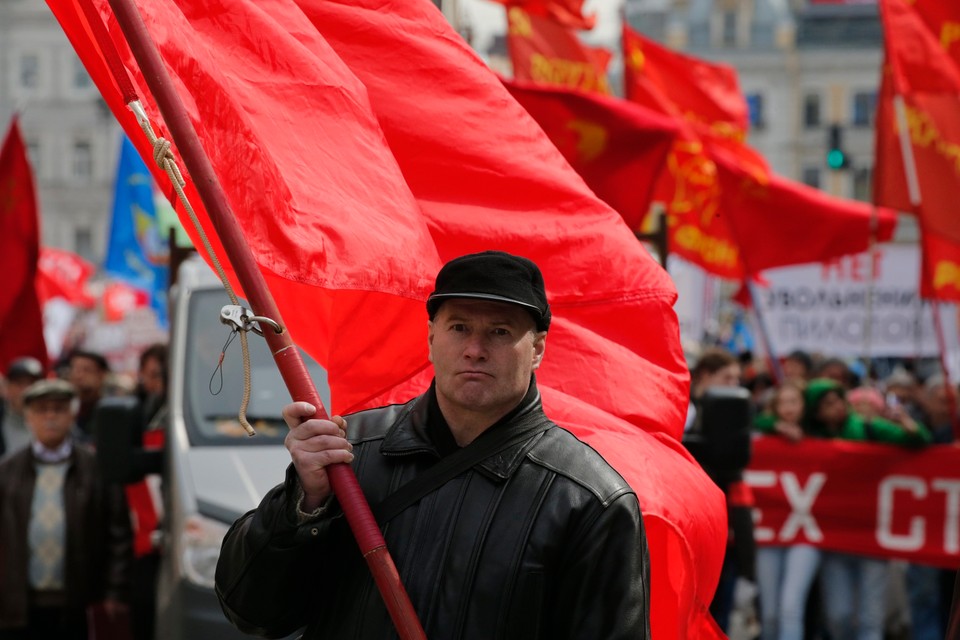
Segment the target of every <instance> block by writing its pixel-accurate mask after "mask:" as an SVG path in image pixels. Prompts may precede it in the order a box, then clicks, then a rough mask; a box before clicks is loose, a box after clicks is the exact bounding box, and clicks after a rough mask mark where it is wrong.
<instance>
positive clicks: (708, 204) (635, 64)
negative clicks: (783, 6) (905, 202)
mask: <svg viewBox="0 0 960 640" xmlns="http://www.w3.org/2000/svg"><path fill="white" fill-rule="evenodd" d="M623 42H624V59H625V64H624V68H625V82H626V92H627V95H628V97H629V98H630V99H631V100H633V101H636V102H638V103H640V104H643V105H646V106H648V107H650V108H652V109H656V110H658V111H660V112H661V113H664V114H671V115H673V116H674V117H675V118H677V119H678V120H680V121H681V122H682V124H681V125H680V126H681V132H682V133H681V135H680V137H679V139H678V141H677V142H676V143H675V145H674V149H673V151H672V152H671V154H670V156H669V158H668V165H667V169H668V170H667V171H666V172H665V173H664V174H663V175H661V177H660V180H659V181H658V184H657V190H656V195H655V196H654V197H655V199H661V200H662V201H663V202H665V203H666V206H667V213H668V224H669V227H670V228H669V235H670V249H671V251H674V252H676V253H677V254H678V255H680V256H681V257H683V258H685V259H687V260H690V261H692V262H694V263H696V264H698V265H700V266H701V267H703V268H704V269H706V270H707V271H709V272H711V273H713V274H715V275H719V276H721V277H726V278H735V279H741V278H743V277H744V276H745V275H750V274H756V273H759V272H760V271H762V270H763V269H769V268H772V267H777V266H784V265H788V264H799V263H805V262H819V261H823V260H828V259H831V258H835V257H837V256H840V255H844V254H848V253H856V252H860V251H864V250H865V249H866V248H867V247H868V246H869V243H870V239H871V238H870V228H871V221H870V217H871V215H872V212H871V209H870V207H869V206H867V205H865V204H863V203H860V202H855V201H849V200H843V199H840V198H833V197H830V196H828V195H826V194H824V193H821V192H819V191H817V190H815V189H811V188H809V187H806V186H804V185H801V184H799V183H796V182H792V181H790V180H787V179H785V178H782V177H780V176H776V175H775V174H774V173H773V172H772V171H771V170H770V168H769V167H768V166H767V163H766V160H765V159H764V158H763V157H762V156H761V155H760V154H759V153H758V152H756V151H755V150H754V149H752V148H750V147H749V146H747V145H746V144H745V143H744V142H743V138H744V137H745V135H746V130H747V124H748V118H747V115H748V112H747V105H746V102H745V100H744V99H743V96H742V94H741V93H740V89H739V85H738V82H737V77H736V72H735V71H734V69H733V68H732V67H729V66H726V65H718V64H714V63H710V62H706V61H704V60H699V59H697V58H693V57H691V56H687V55H684V54H682V53H679V52H675V51H671V50H670V49H667V48H666V47H663V46H662V45H659V44H657V43H655V42H652V41H650V40H648V39H646V38H644V37H642V36H640V35H639V34H637V33H634V32H633V31H631V30H630V29H629V28H627V27H624V33H623ZM876 216H877V222H878V226H877V235H876V238H874V239H875V240H876V241H882V240H888V239H889V238H890V237H891V236H892V234H893V229H894V226H895V221H896V219H895V215H894V214H893V213H892V212H891V211H888V210H886V209H882V210H879V211H877V212H876Z"/></svg>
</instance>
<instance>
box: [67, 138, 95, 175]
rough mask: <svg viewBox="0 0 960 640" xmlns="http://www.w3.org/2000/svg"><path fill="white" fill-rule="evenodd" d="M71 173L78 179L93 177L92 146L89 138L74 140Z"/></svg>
mask: <svg viewBox="0 0 960 640" xmlns="http://www.w3.org/2000/svg"><path fill="white" fill-rule="evenodd" d="M72 173H73V177H74V178H76V179H78V180H89V179H90V178H92V177H93V147H92V146H91V144H90V141H89V140H76V141H74V143H73V172H72Z"/></svg>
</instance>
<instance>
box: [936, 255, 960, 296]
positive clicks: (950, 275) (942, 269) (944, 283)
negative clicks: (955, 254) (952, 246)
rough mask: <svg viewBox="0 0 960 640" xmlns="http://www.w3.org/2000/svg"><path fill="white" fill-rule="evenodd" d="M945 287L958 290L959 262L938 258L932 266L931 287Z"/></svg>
mask: <svg viewBox="0 0 960 640" xmlns="http://www.w3.org/2000/svg"><path fill="white" fill-rule="evenodd" d="M946 287H953V288H954V289H957V290H960V264H957V263H956V262H951V261H950V260H940V261H938V262H937V264H936V265H935V266H934V268H933V288H934V289H935V290H940V289H945V288H946Z"/></svg>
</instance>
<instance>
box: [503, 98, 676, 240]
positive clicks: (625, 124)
mask: <svg viewBox="0 0 960 640" xmlns="http://www.w3.org/2000/svg"><path fill="white" fill-rule="evenodd" d="M503 83H504V85H505V86H506V87H507V89H509V90H510V93H511V95H513V97H514V98H516V100H517V102H519V103H520V105H521V106H522V107H523V108H524V109H526V110H527V113H529V114H530V115H531V116H533V119H534V120H536V121H537V124H539V125H540V126H541V127H542V128H543V130H544V132H545V133H546V134H547V135H548V136H549V137H550V140H551V141H552V142H553V144H554V145H556V147H557V149H559V150H560V153H562V154H563V157H564V158H566V159H567V162H569V163H570V166H572V167H573V168H574V169H576V171H577V173H578V174H580V177H582V178H583V180H584V182H586V183H587V185H588V186H589V187H590V188H591V189H593V192H594V193H595V194H597V195H598V196H600V199H601V200H603V201H604V202H606V203H607V204H609V205H610V206H611V207H613V208H614V209H616V210H617V212H618V213H619V214H620V215H621V216H622V217H623V219H624V220H625V221H626V223H627V224H628V225H629V226H630V228H632V229H636V228H638V227H639V226H640V223H641V222H642V220H643V216H644V215H645V214H646V212H647V210H648V209H649V207H650V199H651V197H652V196H653V186H654V184H655V183H656V180H657V176H658V175H659V174H660V172H661V171H662V169H663V163H664V161H665V159H666V156H667V153H668V152H669V151H670V148H671V146H672V145H673V140H674V137H675V136H676V133H677V127H676V125H675V124H674V122H675V121H674V120H673V119H672V118H668V117H666V116H663V115H660V114H658V113H656V112H654V111H650V110H649V109H645V108H643V107H642V106H640V105H636V104H632V103H630V102H626V101H623V100H617V99H615V98H611V97H607V96H603V95H599V94H588V93H584V92H580V91H573V90H568V89H560V88H550V87H543V86H537V85H533V84H530V83H523V82H518V81H516V80H513V81H510V80H503Z"/></svg>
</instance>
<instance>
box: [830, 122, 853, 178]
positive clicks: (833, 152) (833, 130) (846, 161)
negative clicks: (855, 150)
mask: <svg viewBox="0 0 960 640" xmlns="http://www.w3.org/2000/svg"><path fill="white" fill-rule="evenodd" d="M827 166H828V167H830V168H831V169H833V170H834V171H840V170H841V169H847V168H848V167H849V166H850V156H849V155H847V152H846V151H844V150H843V128H842V127H841V126H840V125H838V124H834V125H830V135H829V139H828V140H827Z"/></svg>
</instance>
